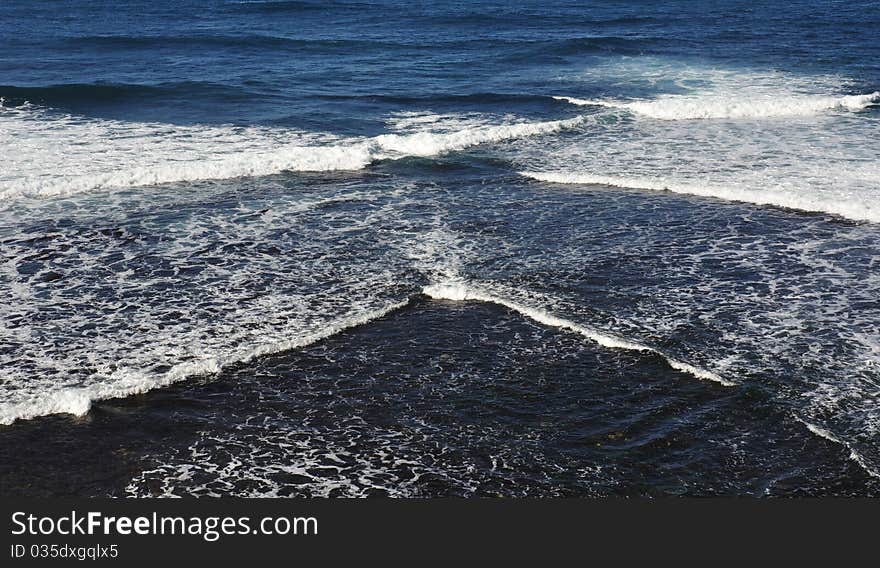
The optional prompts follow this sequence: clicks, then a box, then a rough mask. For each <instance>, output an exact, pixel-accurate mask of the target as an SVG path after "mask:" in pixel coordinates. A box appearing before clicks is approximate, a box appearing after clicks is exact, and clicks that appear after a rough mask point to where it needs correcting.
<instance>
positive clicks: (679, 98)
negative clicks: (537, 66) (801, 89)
mask: <svg viewBox="0 0 880 568" xmlns="http://www.w3.org/2000/svg"><path fill="white" fill-rule="evenodd" d="M554 98H555V99H557V100H561V101H565V102H568V103H571V104H573V105H577V106H601V107H607V108H615V109H623V110H627V111H630V112H633V113H636V114H640V115H643V116H648V117H650V118H655V119H658V120H698V119H749V118H775V117H787V116H812V115H816V114H820V113H823V112H828V111H834V110H842V111H852V112H856V111H860V110H863V109H865V108H867V107H868V106H871V105H873V104H875V103H878V102H880V91H877V92H873V93H868V94H863V95H848V96H823V95H795V94H790V95H784V96H759V97H753V98H737V96H736V95H734V94H727V95H724V94H717V95H705V96H692V95H666V96H662V97H660V98H658V99H655V100H646V101H619V100H611V99H578V98H574V97H562V96H557V97H554Z"/></svg>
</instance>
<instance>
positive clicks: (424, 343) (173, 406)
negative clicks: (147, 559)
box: [0, 0, 880, 496]
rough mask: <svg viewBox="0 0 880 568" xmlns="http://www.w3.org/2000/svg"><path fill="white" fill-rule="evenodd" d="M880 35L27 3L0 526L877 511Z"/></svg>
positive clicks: (732, 7) (616, 7)
mask: <svg viewBox="0 0 880 568" xmlns="http://www.w3.org/2000/svg"><path fill="white" fill-rule="evenodd" d="M548 4H549V5H548ZM878 40H880V4H878V3H877V2H817V1H809V2H790V3H786V4H785V5H780V4H779V3H772V2H734V1H719V2H701V3H692V2H671V1H668V2H595V3H592V2H587V3H585V2H551V3H546V2H515V3H507V2H488V1H481V2H432V3H412V2H407V3H404V2H396V1H384V2H309V1H291V2H285V1H264V2H260V1H253V2H232V1H220V0H216V1H209V2H194V1H176V2H166V1H164V0H163V1H154V2H128V1H115V2H88V3H85V2H74V1H53V2H42V3H35V2H28V1H21V0H8V1H7V2H4V3H3V4H2V5H0V150H2V154H3V160H2V162H0V494H4V495H20V494H24V495H138V496H143V495H189V494H194V495H279V496H304V495H331V496H365V495H393V496H441V495H461V496H470V495H506V496H528V495H542V496H549V495H584V496H601V495H639V496H654V495H667V494H672V495H714V494H723V495H770V496H777V495H875V494H877V493H878V491H880V479H878V478H880V162H878V158H877V150H876V141H877V139H878V136H880V105H878V103H880V93H878V91H880V63H878V62H880V41H878Z"/></svg>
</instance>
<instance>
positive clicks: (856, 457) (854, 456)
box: [795, 417, 880, 479]
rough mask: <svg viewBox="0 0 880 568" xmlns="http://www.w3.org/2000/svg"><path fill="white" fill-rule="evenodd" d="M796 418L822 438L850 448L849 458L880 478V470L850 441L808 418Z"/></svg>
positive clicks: (873, 475) (871, 474)
mask: <svg viewBox="0 0 880 568" xmlns="http://www.w3.org/2000/svg"><path fill="white" fill-rule="evenodd" d="M795 420H797V421H798V422H800V423H801V424H803V425H804V426H806V427H807V430H809V431H810V432H812V433H813V434H815V435H817V436H819V437H820V438H825V439H826V440H828V441H829V442H833V443H835V444H839V445H841V446H843V447H844V448H846V449H847V450H849V459H851V460H852V461H854V462H856V463H857V464H858V465H859V467H861V468H862V469H863V470H865V472H866V473H867V474H868V475H870V476H871V477H876V478H877V479H880V470H877V469H876V468H874V467H872V466H871V465H870V464H869V463H868V460H866V459H865V458H864V456H862V455H861V454H860V453H858V452H857V451H856V450H855V449H853V447H852V445H851V444H850V443H849V442H845V441H843V440H841V439H840V438H838V437H836V436H835V435H834V434H832V433H831V432H829V431H828V430H826V429H824V428H820V427H819V426H816V425H815V424H812V423H810V422H807V421H806V420H803V419H801V418H798V417H795Z"/></svg>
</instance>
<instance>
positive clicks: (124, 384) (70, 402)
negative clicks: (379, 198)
mask: <svg viewBox="0 0 880 568" xmlns="http://www.w3.org/2000/svg"><path fill="white" fill-rule="evenodd" d="M409 303H410V299H409V298H408V299H406V300H404V301H402V302H397V303H394V304H391V305H389V306H385V307H383V308H379V309H376V310H372V311H368V312H365V313H361V314H356V315H351V316H348V317H344V318H341V319H338V320H335V321H333V322H330V323H329V324H327V325H326V326H325V327H323V328H322V329H320V330H319V331H315V332H313V333H309V334H306V335H302V336H299V337H296V338H294V339H289V340H284V341H275V342H267V343H261V344H255V345H250V346H248V347H245V348H243V349H240V350H238V351H234V352H231V353H227V354H224V355H218V356H215V357H207V358H204V359H200V360H198V361H187V362H184V363H179V364H177V365H174V366H173V367H171V369H169V370H168V371H166V372H164V373H162V374H158V375H157V374H155V373H149V372H147V371H143V370H139V369H120V370H117V371H115V372H114V373H112V374H111V375H110V377H109V378H108V380H106V381H102V382H101V383H97V384H93V385H89V386H85V387H79V388H68V389H64V390H60V391H56V392H51V393H47V394H44V395H34V396H33V397H32V399H31V400H29V401H27V402H22V403H17V404H12V405H0V425H8V424H11V423H13V422H15V421H16V420H28V419H31V418H36V417H38V416H46V415H49V414H73V415H77V416H82V415H84V414H86V413H87V412H88V411H89V409H90V408H91V405H92V403H93V402H96V401H99V400H107V399H111V398H124V397H127V396H132V395H136V394H142V393H145V392H147V391H150V390H154V389H157V388H161V387H165V386H168V385H171V384H173V383H176V382H180V381H183V380H184V379H187V378H189V377H194V376H199V375H210V374H214V373H218V372H220V371H221V370H222V369H223V368H225V367H228V366H230V365H235V364H240V363H247V362H249V361H251V360H253V359H255V358H257V357H261V356H264V355H271V354H273V353H280V352H282V351H288V350H291V349H297V348H300V347H305V346H307V345H311V344H313V343H316V342H318V341H321V340H323V339H326V338H328V337H331V336H333V335H336V334H338V333H340V332H342V331H345V330H346V329H350V328H353V327H357V326H360V325H364V324H366V323H369V322H371V321H373V320H376V319H379V318H381V317H383V316H385V315H387V314H389V313H391V312H394V311H396V310H399V309H401V308H403V307H405V306H407V305H408V304H409Z"/></svg>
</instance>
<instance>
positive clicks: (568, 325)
mask: <svg viewBox="0 0 880 568" xmlns="http://www.w3.org/2000/svg"><path fill="white" fill-rule="evenodd" d="M423 292H424V294H425V295H427V296H430V297H431V298H435V299H439V300H451V301H456V302H462V301H467V300H473V301H477V302H487V303H491V304H497V305H499V306H504V307H506V308H508V309H511V310H513V311H515V312H518V313H520V314H522V315H524V316H526V317H528V318H530V319H532V320H534V321H536V322H538V323H541V324H544V325H548V326H551V327H558V328H560V329H567V330H569V331H573V332H575V333H578V334H580V335H582V336H584V337H586V338H587V339H589V340H591V341H594V342H595V343H598V344H599V345H601V346H602V347H608V348H611V349H626V350H630V351H646V352H650V353H654V354H656V355H659V356H660V357H662V358H663V359H665V360H666V362H667V363H668V364H669V366H670V367H672V368H673V369H676V370H679V371H682V372H685V373H688V374H690V375H692V376H694V377H696V378H698V379H702V380H709V381H714V382H716V383H719V384H721V385H724V386H728V387H730V386H735V385H736V383H734V382H732V381H730V380H728V379H725V378H723V377H721V376H719V375H717V374H715V373H713V372H711V371H707V370H705V369H700V368H698V367H695V366H693V365H690V364H688V363H684V362H682V361H679V360H677V359H674V358H672V357H670V356H668V355H667V354H665V353H663V352H661V351H659V350H657V349H654V348H652V347H648V346H647V345H643V344H641V343H635V342H633V341H629V340H627V339H623V338H620V337H615V336H614V335H610V334H607V333H604V332H600V331H597V330H594V329H590V328H588V327H585V326H582V325H579V324H576V323H574V322H572V321H569V320H566V319H562V318H560V317H557V316H554V315H552V314H549V313H547V312H545V311H543V310H539V309H536V308H531V307H529V306H525V305H523V304H520V303H518V302H514V301H512V300H508V299H506V298H501V297H498V296H495V295H492V294H489V293H486V292H483V291H481V290H480V289H478V288H475V287H473V286H471V285H468V284H465V283H463V282H449V283H442V284H433V285H430V286H427V287H425V288H424V290H423Z"/></svg>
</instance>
